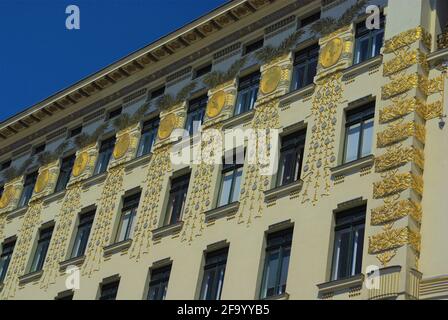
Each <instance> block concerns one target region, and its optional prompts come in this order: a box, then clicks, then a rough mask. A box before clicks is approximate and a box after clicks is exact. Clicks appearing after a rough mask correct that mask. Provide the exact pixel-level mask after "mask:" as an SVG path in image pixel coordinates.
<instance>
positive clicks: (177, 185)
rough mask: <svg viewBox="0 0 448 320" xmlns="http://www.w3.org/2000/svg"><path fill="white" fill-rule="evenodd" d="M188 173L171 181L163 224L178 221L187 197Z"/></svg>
mask: <svg viewBox="0 0 448 320" xmlns="http://www.w3.org/2000/svg"><path fill="white" fill-rule="evenodd" d="M189 182H190V174H186V175H184V176H181V177H179V178H176V179H173V180H172V181H171V190H170V198H169V200H168V210H167V213H166V216H165V223H164V225H170V224H174V223H177V222H179V221H180V219H181V217H182V213H183V211H184V205H185V200H186V198H187V191H188V184H189Z"/></svg>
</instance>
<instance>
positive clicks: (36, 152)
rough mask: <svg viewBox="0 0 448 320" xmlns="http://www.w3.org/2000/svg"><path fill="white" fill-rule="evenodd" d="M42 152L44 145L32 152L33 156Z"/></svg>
mask: <svg viewBox="0 0 448 320" xmlns="http://www.w3.org/2000/svg"><path fill="white" fill-rule="evenodd" d="M44 150H45V143H43V144H41V145H39V146H37V147H35V148H34V151H33V154H39V153H41V152H44Z"/></svg>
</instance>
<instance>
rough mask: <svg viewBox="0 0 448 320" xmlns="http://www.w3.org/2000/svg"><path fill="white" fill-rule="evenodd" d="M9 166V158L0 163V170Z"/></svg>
mask: <svg viewBox="0 0 448 320" xmlns="http://www.w3.org/2000/svg"><path fill="white" fill-rule="evenodd" d="M10 166H11V160H8V161H5V162H3V163H2V164H1V165H0V171H3V170H5V169H8V168H9V167H10Z"/></svg>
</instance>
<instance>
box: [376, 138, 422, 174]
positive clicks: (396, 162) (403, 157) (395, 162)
mask: <svg viewBox="0 0 448 320" xmlns="http://www.w3.org/2000/svg"><path fill="white" fill-rule="evenodd" d="M408 162H414V163H415V164H417V165H418V166H419V167H420V168H421V169H423V168H424V164H425V155H424V152H423V150H421V149H418V148H416V147H413V146H410V147H404V146H402V145H400V144H398V145H393V146H391V147H389V148H388V149H387V151H386V153H385V154H383V155H381V156H379V157H376V158H375V171H376V172H384V171H387V170H390V169H395V168H397V167H400V166H402V165H404V164H406V163H408Z"/></svg>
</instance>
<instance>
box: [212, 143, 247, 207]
mask: <svg viewBox="0 0 448 320" xmlns="http://www.w3.org/2000/svg"><path fill="white" fill-rule="evenodd" d="M232 153H233V155H232V157H231V159H229V160H230V162H231V163H225V162H227V161H226V159H224V163H223V166H222V171H221V186H220V189H219V197H218V207H222V206H225V205H227V204H229V203H232V202H235V201H238V200H239V198H240V187H241V176H242V175H243V166H244V152H242V154H238V153H237V152H236V150H233V152H232Z"/></svg>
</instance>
